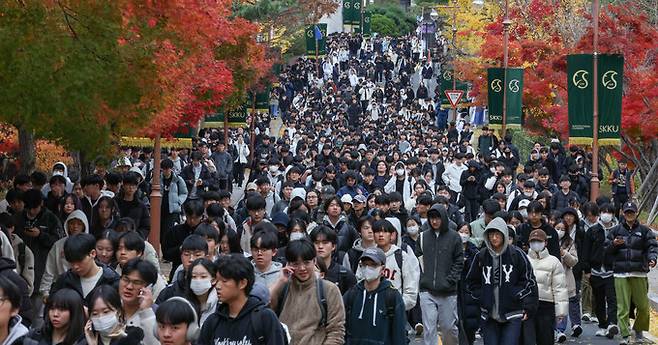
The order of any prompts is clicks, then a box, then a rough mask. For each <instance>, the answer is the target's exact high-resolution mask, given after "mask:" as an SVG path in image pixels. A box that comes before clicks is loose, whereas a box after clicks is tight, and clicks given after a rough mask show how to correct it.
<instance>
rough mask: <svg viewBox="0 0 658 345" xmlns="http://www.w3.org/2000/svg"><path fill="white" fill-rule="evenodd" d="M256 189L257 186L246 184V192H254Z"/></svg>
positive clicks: (252, 183)
mask: <svg viewBox="0 0 658 345" xmlns="http://www.w3.org/2000/svg"><path fill="white" fill-rule="evenodd" d="M256 189H258V186H256V183H254V182H249V183H247V188H246V189H245V190H246V191H255V190H256Z"/></svg>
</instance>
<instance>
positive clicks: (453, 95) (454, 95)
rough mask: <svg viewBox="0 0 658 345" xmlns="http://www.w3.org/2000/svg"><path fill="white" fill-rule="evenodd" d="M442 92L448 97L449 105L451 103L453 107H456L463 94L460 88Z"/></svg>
mask: <svg viewBox="0 0 658 345" xmlns="http://www.w3.org/2000/svg"><path fill="white" fill-rule="evenodd" d="M444 92H445V94H446V97H448V101H450V105H452V107H453V108H456V107H457V104H458V103H459V101H460V100H461V99H462V96H463V95H464V91H462V90H445V91H444Z"/></svg>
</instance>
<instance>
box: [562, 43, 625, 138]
mask: <svg viewBox="0 0 658 345" xmlns="http://www.w3.org/2000/svg"><path fill="white" fill-rule="evenodd" d="M623 68H624V58H623V56H621V55H610V54H602V55H599V66H598V73H597V74H598V76H597V77H598V92H597V94H598V108H599V128H598V131H599V132H598V133H599V144H600V145H619V144H620V133H621V132H620V131H621V101H622V91H623V74H624V71H623ZM593 70H594V59H593V57H592V55H591V54H575V55H569V56H567V83H568V87H567V91H568V109H569V142H570V143H572V144H583V145H591V144H592V137H593V132H592V128H593V122H594V87H593V84H592V83H593V81H594V80H593V78H592V74H593Z"/></svg>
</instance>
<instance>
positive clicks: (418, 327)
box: [414, 323, 423, 337]
mask: <svg viewBox="0 0 658 345" xmlns="http://www.w3.org/2000/svg"><path fill="white" fill-rule="evenodd" d="M414 329H415V330H416V336H417V337H420V336H421V335H423V324H422V323H417V324H416V326H414Z"/></svg>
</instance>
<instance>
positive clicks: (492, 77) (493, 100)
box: [487, 67, 505, 128]
mask: <svg viewBox="0 0 658 345" xmlns="http://www.w3.org/2000/svg"><path fill="white" fill-rule="evenodd" d="M503 80H505V69H503V68H498V67H494V68H488V69H487V103H488V104H487V109H488V112H489V127H490V128H502V127H503V87H504V85H505V84H504V83H503Z"/></svg>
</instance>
